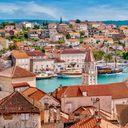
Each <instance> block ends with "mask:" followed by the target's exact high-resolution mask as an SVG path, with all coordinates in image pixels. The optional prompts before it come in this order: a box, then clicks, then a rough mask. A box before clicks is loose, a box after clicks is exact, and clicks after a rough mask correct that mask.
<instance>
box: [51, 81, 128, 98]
mask: <svg viewBox="0 0 128 128" xmlns="http://www.w3.org/2000/svg"><path fill="white" fill-rule="evenodd" d="M115 90H116V91H115ZM82 92H87V96H112V99H120V98H128V83H127V82H120V83H112V84H104V85H103V84H102V85H90V86H88V85H82V86H80V85H76V86H67V87H61V88H59V89H56V90H55V91H54V92H53V96H54V97H56V98H57V99H59V100H60V99H61V98H62V97H78V96H83V95H82ZM122 92H123V93H122Z"/></svg>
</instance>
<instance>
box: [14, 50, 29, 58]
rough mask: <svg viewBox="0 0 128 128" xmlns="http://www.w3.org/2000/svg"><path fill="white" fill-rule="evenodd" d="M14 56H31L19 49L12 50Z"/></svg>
mask: <svg viewBox="0 0 128 128" xmlns="http://www.w3.org/2000/svg"><path fill="white" fill-rule="evenodd" d="M12 56H13V57H14V58H16V59H24V58H29V56H28V55H27V54H26V52H24V51H19V50H13V51H12Z"/></svg>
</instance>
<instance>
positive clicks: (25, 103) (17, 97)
mask: <svg viewBox="0 0 128 128" xmlns="http://www.w3.org/2000/svg"><path fill="white" fill-rule="evenodd" d="M7 113H8V114H14V113H17V114H18V113H39V109H38V108H37V107H35V106H34V105H33V104H31V103H30V102H29V100H27V99H26V98H25V97H24V96H23V95H22V94H20V93H19V92H13V93H12V94H11V95H9V96H7V97H5V98H4V99H2V100H1V101H0V114H7Z"/></svg>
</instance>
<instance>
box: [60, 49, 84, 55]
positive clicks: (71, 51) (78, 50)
mask: <svg viewBox="0 0 128 128" xmlns="http://www.w3.org/2000/svg"><path fill="white" fill-rule="evenodd" d="M84 53H85V50H80V49H65V50H63V51H62V52H61V54H84Z"/></svg>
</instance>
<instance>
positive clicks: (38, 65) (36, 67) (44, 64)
mask: <svg viewBox="0 0 128 128" xmlns="http://www.w3.org/2000/svg"><path fill="white" fill-rule="evenodd" d="M31 69H32V71H33V72H38V71H41V70H42V69H44V70H45V69H54V60H52V59H38V60H36V59H35V60H33V63H32V64H31Z"/></svg>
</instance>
